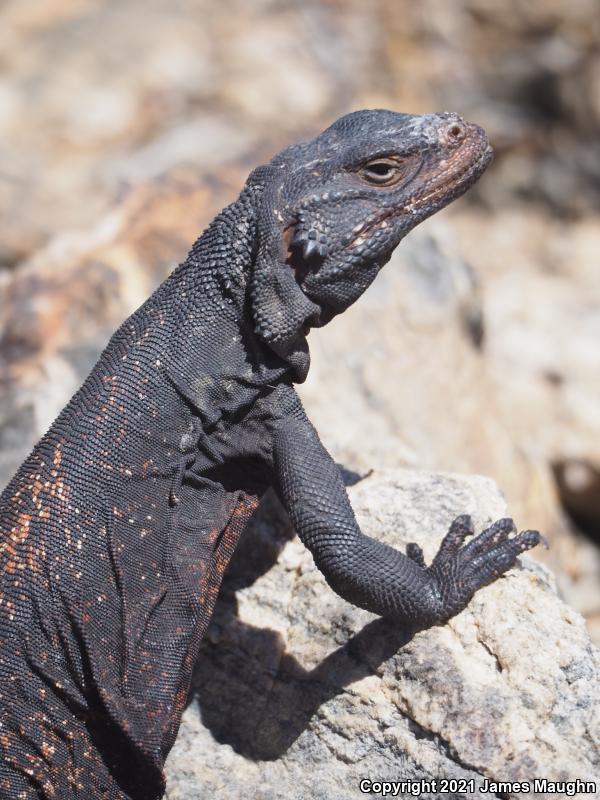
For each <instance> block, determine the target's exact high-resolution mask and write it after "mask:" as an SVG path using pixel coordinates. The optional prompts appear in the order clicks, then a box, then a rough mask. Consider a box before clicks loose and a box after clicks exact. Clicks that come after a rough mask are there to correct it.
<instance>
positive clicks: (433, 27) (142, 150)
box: [0, 0, 600, 797]
mask: <svg viewBox="0 0 600 800" xmlns="http://www.w3.org/2000/svg"><path fill="white" fill-rule="evenodd" d="M0 21H1V22H2V24H1V25H0V486H1V485H3V484H4V483H5V482H6V481H7V480H8V479H9V477H10V475H11V474H12V472H13V471H14V469H15V468H16V467H17V466H18V464H19V463H20V461H21V459H22V458H23V456H24V455H25V454H26V452H27V451H28V449H29V448H30V447H31V446H32V445H33V444H34V443H35V441H36V440H37V438H38V437H39V436H40V434H41V433H43V431H44V430H45V428H46V427H47V426H48V425H49V424H50V423H51V421H52V419H53V418H54V416H55V415H56V413H57V412H58V411H59V410H60V408H61V407H62V405H63V404H64V402H65V401H66V400H67V399H68V397H69V396H70V395H71V393H72V392H73V391H74V390H75V389H76V388H77V386H78V385H79V383H80V381H81V379H82V378H83V377H84V375H85V374H86V372H87V371H88V370H89V368H90V367H91V366H92V364H93V363H94V360H95V358H96V357H97V355H98V353H99V352H100V350H101V349H102V347H103V346H104V344H105V343H106V341H107V339H108V337H109V335H110V333H111V332H112V331H113V330H114V328H115V327H116V326H117V325H118V323H119V322H120V321H121V320H122V319H123V318H124V317H125V316H126V315H127V314H128V313H129V312H130V311H131V310H133V309H134V308H135V307H136V306H137V305H138V304H139V303H140V302H142V300H143V299H144V298H145V297H146V296H147V295H148V294H149V292H150V291H151V290H152V289H153V288H154V287H155V286H156V285H157V283H158V282H159V281H160V280H161V279H162V278H163V277H164V276H165V275H166V274H168V272H169V271H170V270H171V269H172V268H173V266H174V265H175V264H176V263H178V262H179V261H180V260H181V259H183V258H184V256H185V254H186V252H187V249H188V247H189V245H190V244H191V242H192V241H193V240H194V238H195V237H196V235H197V234H198V232H199V231H200V230H201V229H202V227H203V226H204V225H205V224H206V223H207V222H208V221H209V220H210V219H211V217H212V216H213V215H214V213H215V212H216V211H218V210H219V209H220V208H221V207H222V206H223V205H225V204H226V203H228V202H229V201H230V200H231V199H233V198H234V197H235V195H236V194H237V192H238V191H239V188H240V186H241V184H242V183H243V180H244V178H245V175H246V174H247V173H248V171H249V170H250V169H251V168H252V167H253V166H255V165H256V164H257V163H259V162H260V161H261V160H262V159H266V158H268V157H269V156H270V155H271V154H272V153H273V152H274V151H276V150H277V149H279V148H280V147H282V146H284V145H285V144H287V143H289V142H290V141H292V140H294V139H298V138H301V137H302V136H305V135H311V134H313V133H315V132H317V131H318V130H320V129H321V128H323V127H324V126H326V125H327V124H329V123H330V122H331V121H332V120H333V119H334V118H335V117H337V116H339V115H340V114H342V113H345V112H347V111H350V110H353V109H356V108H362V107H389V108H393V109H397V110H402V111H411V112H415V113H421V112H423V113H425V112H429V111H432V110H445V109H448V110H456V111H458V112H459V113H461V114H463V115H464V116H465V117H467V118H468V119H471V120H473V121H476V122H479V123H480V124H482V125H483V126H484V127H486V129H487V130H488V132H489V135H490V138H491V140H492V143H493V144H494V147H495V150H496V160H495V162H494V164H493V165H492V167H491V168H490V169H489V170H488V172H487V174H486V175H485V176H484V178H483V180H482V181H481V182H480V184H479V185H478V186H477V187H476V189H475V190H474V191H472V192H471V193H470V194H469V196H468V197H466V198H464V199H462V200H461V201H459V202H458V203H457V204H455V205H454V206H452V207H451V208H449V209H448V210H446V211H445V212H443V213H442V214H440V215H438V216H436V217H435V218H434V219H432V220H430V221H429V222H427V223H426V224H425V225H423V226H422V227H421V228H419V229H418V230H417V231H415V233H414V234H411V236H410V237H409V238H408V239H407V240H406V242H405V243H403V245H402V246H401V247H400V248H399V250H398V253H397V256H396V257H395V258H394V260H393V262H392V263H391V264H390V265H389V266H388V267H387V268H386V270H384V272H383V273H382V274H381V275H380V276H379V278H378V280H377V282H376V283H375V284H374V286H373V287H372V289H371V290H370V291H369V292H368V293H367V295H366V296H365V297H364V298H363V299H362V301H361V302H360V303H359V304H358V305H357V306H356V307H354V308H353V309H351V310H350V311H349V312H347V313H346V314H345V315H344V316H343V317H340V318H339V319H337V320H335V321H334V322H333V323H332V324H331V325H330V326H328V328H326V329H325V330H323V331H318V332H314V333H313V334H312V335H311V347H312V352H313V368H312V371H311V374H310V376H309V379H308V381H307V383H306V385H305V386H304V387H302V390H301V391H302V396H303V399H304V401H305V404H306V406H307V409H308V412H309V414H310V416H311V417H312V419H313V420H314V422H315V423H316V425H317V427H318V429H319V431H320V433H321V435H322V438H323V440H324V442H325V444H326V445H327V447H328V448H329V450H330V451H331V452H332V453H333V455H334V457H335V458H336V459H337V460H338V461H339V462H340V463H342V464H344V466H345V467H347V468H348V469H350V470H354V471H355V472H357V473H358V474H361V475H362V474H365V473H367V472H368V471H369V470H370V469H372V468H375V469H378V468H384V467H385V468H392V469H396V468H398V467H410V468H411V469H417V470H423V469H425V470H431V471H440V470H442V471H454V472H460V473H479V474H483V475H486V476H489V477H491V478H493V479H494V480H495V481H496V483H497V485H498V486H499V487H500V488H501V489H502V491H503V492H504V494H505V497H506V499H507V501H508V507H509V510H510V512H511V514H513V515H514V516H515V517H516V519H517V522H518V523H519V525H520V527H539V528H540V529H541V530H543V532H544V533H545V534H546V535H547V537H548V539H549V541H550V544H551V547H550V549H549V550H548V551H547V552H540V553H538V552H537V551H536V552H535V554H534V556H535V557H537V558H541V559H542V560H544V561H545V562H546V564H547V565H548V566H549V567H550V568H551V569H552V570H553V572H554V573H555V575H556V579H557V586H558V591H559V594H560V595H561V596H562V597H563V598H564V599H565V600H566V602H567V603H568V604H570V605H571V606H572V607H574V608H575V609H577V610H578V611H580V612H581V613H582V614H584V616H585V617H586V620H587V625H588V630H589V631H590V633H591V635H592V638H594V639H595V640H596V642H600V277H599V276H598V253H600V224H599V222H600V146H599V144H598V142H599V140H600V88H599V87H600V13H599V9H598V3H597V0H570V2H569V3H568V4H567V3H564V2H561V0H537V2H536V1H535V0H534V1H533V2H528V1H526V0H507V2H504V3H497V2H495V0H455V2H452V3H449V2H446V0H422V1H421V2H419V3H414V2H409V0H373V1H372V2H369V3H365V2H363V1H362V0H309V1H308V2H302V3H299V2H295V1H294V0H255V2H252V3H248V2H244V1H243V0H224V2H219V3H214V2H210V0H169V2H167V0H121V1H120V2H119V3H112V2H108V0H104V1H103V0H5V2H4V3H3V4H2V7H1V10H0ZM426 519H427V520H428V521H429V520H430V521H431V524H432V525H434V524H437V523H436V519H435V518H434V517H431V518H430V517H426ZM440 533H441V531H439V530H437V529H436V531H435V535H438V534H440ZM486 758H487V756H482V760H483V761H485V760H486ZM173 796H174V797H175V796H177V797H179V795H173ZM183 796H184V795H183V794H182V795H181V797H183ZM190 796H192V795H190ZM266 796H267V795H265V797H266ZM273 796H275V795H273ZM312 796H316V795H314V794H313V795H312ZM323 796H325V795H323Z"/></svg>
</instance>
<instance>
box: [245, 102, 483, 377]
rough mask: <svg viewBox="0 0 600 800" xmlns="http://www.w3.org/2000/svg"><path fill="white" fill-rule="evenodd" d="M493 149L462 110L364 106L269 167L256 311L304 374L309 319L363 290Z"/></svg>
mask: <svg viewBox="0 0 600 800" xmlns="http://www.w3.org/2000/svg"><path fill="white" fill-rule="evenodd" d="M491 157H492V150H491V148H490V146H489V144H488V141H487V137H486V135H485V132H484V131H483V130H482V129H481V128H479V127H478V126H477V125H473V124H470V123H467V122H465V121H464V120H463V119H461V117H459V116H458V115H456V114H450V113H442V114H429V115H426V116H413V115H410V114H398V113H394V112H392V111H357V112H354V113H352V114H348V115H347V116H344V117H342V118H341V119H339V120H337V122H335V123H334V124H333V125H332V126H331V127H330V128H327V130H325V131H324V132H323V133H321V134H320V135H319V136H317V137H316V138H315V139H312V140H311V141H309V142H304V143H302V144H297V145H292V146H291V147H288V148H287V149H286V150H284V151H282V152H281V153H279V154H278V155H277V156H275V158H273V160H272V161H271V163H270V165H268V167H266V168H261V169H262V170H263V172H262V173H261V180H264V181H265V191H263V193H262V200H261V213H260V216H259V242H260V243H259V252H258V256H257V260H256V264H255V268H254V276H253V285H252V304H253V313H254V320H255V325H256V330H257V333H258V334H259V336H260V337H261V338H262V339H263V340H264V341H266V342H267V343H268V344H269V345H270V346H271V347H272V349H274V350H275V352H277V353H278V354H279V355H281V356H282V357H284V358H286V359H287V360H288V361H290V363H292V366H294V368H295V370H296V373H297V377H298V378H299V379H302V378H303V375H305V374H306V370H307V369H308V363H309V361H308V347H307V345H306V339H305V337H306V334H307V332H308V330H309V328H311V327H319V326H321V325H324V324H325V323H327V322H328V321H329V320H330V319H332V317H334V316H335V315H336V314H339V313H340V312H341V311H343V310H344V309H346V308H347V307H348V306H349V305H351V304H352V303H353V302H354V301H355V300H357V298H358V297H360V295H361V294H362V293H363V292H364V291H365V289H366V288H367V287H368V286H369V285H370V284H371V282H372V281H373V279H374V278H375V276H376V275H377V273H378V272H379V270H380V269H381V267H382V266H383V265H384V264H385V263H386V262H387V261H388V260H389V258H390V256H391V254H392V252H393V250H394V248H395V247H396V246H397V245H398V243H399V242H400V241H401V240H402V238H403V237H404V236H406V234H407V233H408V232H409V231H410V230H412V228H414V227H415V225H417V224H418V223H419V222H421V221H422V220H424V219H425V218H426V217H429V216H431V214H433V213H435V212H436V211H438V210H439V209H441V208H443V207H444V206H446V205H448V203H450V202H451V201H452V200H454V199H456V198H457V197H459V196H460V195H462V194H463V193H464V192H465V191H466V190H467V189H468V188H469V187H470V186H471V185H472V184H473V183H475V181H476V180H477V179H478V178H479V176H480V175H481V174H482V173H483V171H484V170H485V168H486V167H487V165H488V164H489V162H490V160H491ZM264 170H267V172H266V173H265V172H264ZM257 173H258V171H257ZM265 176H267V177H265ZM251 180H252V177H251Z"/></svg>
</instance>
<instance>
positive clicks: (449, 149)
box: [0, 110, 542, 800]
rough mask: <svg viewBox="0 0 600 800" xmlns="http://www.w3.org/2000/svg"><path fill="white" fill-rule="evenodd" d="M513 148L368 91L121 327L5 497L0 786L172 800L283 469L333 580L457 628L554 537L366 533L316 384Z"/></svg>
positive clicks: (33, 792) (296, 517)
mask: <svg viewBox="0 0 600 800" xmlns="http://www.w3.org/2000/svg"><path fill="white" fill-rule="evenodd" d="M491 158H492V149H491V147H490V145H489V142H488V139H487V136H486V134H485V132H484V131H483V129H482V128H480V127H479V126H477V125H475V124H473V123H469V122H466V121H465V120H463V119H462V118H461V117H460V116H459V115H457V114H455V113H450V112H443V113H436V114H426V115H410V114H402V113H397V112H393V111H386V110H363V111H357V112H353V113H351V114H348V115H346V116H343V117H341V118H340V119H338V120H337V121H336V122H335V123H334V124H333V125H331V126H330V127H329V128H327V129H326V130H325V131H323V132H322V133H321V134H319V135H318V136H316V137H315V138H314V139H312V140H309V141H305V142H301V143H299V144H294V145H291V146H289V147H288V148H286V149H285V150H283V151H282V152H281V153H279V154H278V155H276V156H275V157H274V158H273V159H272V160H271V161H270V162H269V163H267V164H263V165H261V166H259V167H257V168H256V169H254V171H252V173H251V174H250V176H249V178H248V180H247V182H246V184H245V186H244V188H243V190H242V192H241V194H240V196H239V198H238V199H237V200H235V202H233V203H232V204H231V205H229V206H228V207H227V208H225V209H224V210H223V211H222V212H221V213H220V214H218V215H217V217H216V218H215V219H214V220H213V222H212V223H211V224H210V225H209V226H208V228H207V229H206V231H205V232H204V233H203V234H202V235H201V236H200V238H199V239H198V240H197V241H196V243H195V244H194V245H193V247H192V249H191V251H190V253H189V255H188V257H187V259H186V260H185V261H184V262H183V263H181V264H180V265H179V266H178V267H177V268H175V270H174V271H173V272H172V273H171V275H170V276H169V277H168V278H167V279H166V281H164V283H162V284H161V285H160V286H159V287H158V289H157V290H156V291H155V292H154V293H153V294H152V295H151V297H150V298H149V299H148V300H147V301H146V302H145V303H144V304H143V305H142V306H141V307H140V308H139V309H138V310H137V311H135V313H133V315H132V316H130V317H129V318H128V319H127V320H126V321H125V322H124V323H123V324H122V325H121V327H120V328H119V329H118V330H117V332H116V333H115V334H114V335H113V337H112V338H111V340H110V341H109V343H108V345H107V347H106V349H105V350H104V352H103V353H102V355H101V356H100V359H99V361H98V362H97V364H96V366H95V367H94V369H93V370H92V372H91V373H90V375H89V376H88V378H87V379H86V380H85V382H84V383H83V385H82V387H81V388H80V389H79V391H78V392H77V393H76V394H75V395H74V396H73V398H72V399H71V400H70V402H69V403H68V404H67V406H66V407H65V408H64V409H63V411H62V412H61V414H60V415H59V416H58V418H57V419H56V421H55V422H54V424H53V425H52V426H51V428H50V429H49V431H48V432H47V433H46V435H45V436H43V438H42V439H41V441H40V442H39V443H38V445H37V446H36V447H35V448H34V450H33V451H32V453H31V454H30V456H29V457H28V458H27V459H26V460H25V462H24V463H23V464H22V466H21V468H20V469H19V470H18V472H17V474H16V475H15V477H14V478H13V479H12V481H11V482H10V483H9V484H8V486H7V487H6V489H5V491H4V492H3V493H2V495H1V496H0V584H1V585H0V748H1V750H2V761H1V763H0V796H1V797H2V798H3V799H4V800H32V798H38V800H39V799H40V798H41V800H51V799H55V798H59V799H60V800H71V799H74V798H86V800H100V798H102V800H142V799H143V800H158V798H160V797H162V796H163V794H164V791H165V780H164V774H163V765H164V761H165V759H166V756H167V754H168V753H169V750H170V749H171V747H172V745H173V743H174V740H175V737H176V734H177V731H178V727H179V724H180V720H181V715H182V713H183V710H184V707H185V703H186V697H187V693H188V689H189V685H190V681H191V675H192V669H193V666H194V660H195V658H196V656H197V653H198V650H199V645H200V641H201V639H202V636H203V634H204V632H205V631H206V628H207V625H208V623H209V620H210V617H211V613H212V610H213V608H214V605H215V601H216V598H217V594H218V592H219V586H220V584H221V580H222V578H223V573H224V570H225V568H226V566H227V563H228V561H229V559H230V557H231V555H232V553H233V551H234V549H235V547H236V544H237V542H238V541H239V538H240V536H241V535H242V533H243V531H244V528H245V526H246V524H247V522H248V520H249V518H250V517H251V515H252V514H253V512H254V510H255V509H256V507H257V504H258V502H259V499H260V498H261V496H262V495H263V494H264V492H265V491H266V490H267V489H268V488H269V487H273V488H274V490H275V492H276V493H277V494H278V496H279V498H280V499H281V501H282V502H283V505H284V506H285V508H286V509H287V511H288V513H289V515H290V518H291V521H292V523H293V525H294V527H295V529H296V531H297V533H298V535H299V537H300V539H301V540H302V542H303V543H304V545H306V547H307V548H308V549H309V550H310V551H311V553H312V556H313V558H314V561H315V563H316V565H317V567H318V569H319V570H321V572H322V573H323V575H324V576H325V579H326V580H327V582H328V584H329V585H330V586H331V588H332V589H333V590H334V591H336V592H337V593H339V594H340V595H341V596H342V597H343V598H345V599H346V600H348V601H349V602H350V603H353V604H355V605H356V606H359V607H361V608H365V609H368V610H369V611H372V612H374V613H376V614H379V615H382V616H384V617H387V618H389V619H391V620H392V621H394V623H395V624H397V625H399V626H404V627H405V628H407V629H411V630H412V629H414V630H419V629H425V628H427V627H430V626H433V625H437V624H443V623H444V622H446V621H447V620H448V619H449V618H450V617H452V616H453V615H455V614H457V613H458V612H460V611H461V610H462V609H463V608H464V607H465V606H466V605H467V603H468V602H469V601H470V599H471V598H472V596H473V594H474V593H475V592H476V591H477V590H478V589H479V588H480V587H482V586H484V585H486V584H489V583H490V582H492V581H494V580H496V579H497V578H498V577H500V576H501V575H503V574H504V573H505V572H506V571H507V570H508V569H510V568H511V567H512V566H513V565H514V564H515V561H516V558H517V557H518V555H519V554H520V553H522V552H524V551H526V550H528V549H530V548H532V547H534V546H535V545H537V544H538V543H539V542H540V541H542V537H541V536H540V534H539V533H538V532H537V531H532V530H527V531H523V532H521V533H517V531H516V529H515V526H514V524H513V522H512V520H510V519H502V520H498V521H497V522H495V523H493V524H491V525H490V526H489V527H488V528H487V529H486V530H484V531H483V532H481V533H479V535H477V536H475V535H474V530H473V525H472V523H471V520H470V518H469V517H468V515H461V516H459V517H458V518H457V519H455V520H454V522H452V524H451V526H450V528H449V530H448V532H447V534H446V536H445V537H444V539H443V540H442V543H441V545H440V548H439V550H438V552H437V554H436V556H435V558H434V559H433V561H432V562H431V563H430V564H429V565H426V563H425V560H424V556H423V552H422V550H421V549H420V548H419V547H418V546H417V545H416V544H409V545H408V547H407V549H406V554H403V553H401V552H399V551H397V550H395V549H393V548H391V547H389V546H388V545H386V544H384V543H382V542H379V541H376V540H375V539H372V538H369V537H368V536H366V535H365V534H363V533H362V532H361V530H360V529H359V527H358V525H357V523H356V520H355V518H354V515H353V512H352V509H351V507H350V504H349V501H348V498H347V495H346V492H345V488H344V484H343V481H342V479H341V476H340V471H339V468H338V466H337V465H336V464H335V462H334V461H333V460H332V458H331V456H330V455H329V454H328V453H327V451H326V450H325V448H324V447H323V445H322V444H321V442H320V440H319V437H318V434H317V432H316V430H315V429H314V427H313V426H312V425H311V423H310V421H309V419H308V417H307V416H306V414H305V412H304V409H303V407H302V405H301V402H300V400H299V397H298V395H297V392H296V390H295V388H294V384H296V383H301V382H302V381H304V380H305V378H306V376H307V373H308V369H309V366H310V351H309V348H308V343H307V336H308V334H309V331H310V329H312V328H317V327H321V326H323V325H325V324H327V323H328V322H329V321H330V320H331V319H333V318H334V317H335V316H336V315H337V314H340V313H342V312H343V311H344V310H345V309H347V308H348V307H349V306H350V305H351V304H352V303H354V302H355V301H356V300H357V299H358V298H359V297H360V296H361V295H362V293H363V292H364V291H365V290H366V289H367V287H368V286H369V285H370V284H371V282H372V281H373V280H374V278H375V277H376V275H377V274H378V272H379V270H380V269H381V268H382V267H383V266H384V265H385V264H386V262H387V261H388V260H389V259H390V256H391V254H392V252H393V250H394V249H395V248H396V246H397V245H398V244H399V243H400V241H401V240H402V239H403V238H404V236H406V234H407V233H409V231H410V230H412V229H413V228H414V227H415V226H416V225H417V224H418V223H420V222H421V221H423V220H424V219H426V218H427V217H429V216H431V215H432V214H433V213H435V212H436V211H438V210H440V209H441V208H443V207H444V206H447V205H448V204H449V203H450V202H451V201H452V200H454V199H455V198H457V197H459V196H460V195H462V194H463V193H464V192H466V191H467V189H468V188H469V187H470V186H472V185H473V184H474V183H475V181H477V180H478V178H479V177H480V176H481V175H482V173H483V172H484V170H485V169H486V167H487V166H488V164H489V163H490V161H491Z"/></svg>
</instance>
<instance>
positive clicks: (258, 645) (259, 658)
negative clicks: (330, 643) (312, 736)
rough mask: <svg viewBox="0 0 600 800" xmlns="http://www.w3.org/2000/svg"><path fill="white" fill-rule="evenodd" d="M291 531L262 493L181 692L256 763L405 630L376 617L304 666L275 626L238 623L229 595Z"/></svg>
mask: <svg viewBox="0 0 600 800" xmlns="http://www.w3.org/2000/svg"><path fill="white" fill-rule="evenodd" d="M261 505H262V504H261ZM293 535H294V532H293V529H292V528H291V525H290V522H289V519H287V515H286V514H285V512H284V511H283V509H282V508H281V506H279V504H278V503H277V501H276V500H275V499H274V498H273V497H269V496H268V497H267V498H265V503H264V507H263V508H261V509H260V510H259V513H258V515H257V517H256V518H255V519H254V520H253V521H252V523H251V525H250V526H249V530H247V531H246V532H245V534H244V537H243V539H242V542H241V543H240V545H239V547H238V551H236V554H235V556H234V558H233V559H232V561H231V564H230V566H229V568H228V572H227V574H226V579H225V581H224V583H223V587H222V590H221V595H220V598H219V601H218V603H217V607H216V609H215V613H214V616H213V620H212V622H211V627H210V629H209V631H208V633H207V636H206V638H205V640H204V642H203V643H202V647H201V651H200V656H199V658H198V661H197V663H196V667H195V670H194V676H193V679H192V689H191V693H190V697H189V702H195V703H196V704H197V706H198V709H199V711H200V714H201V718H202V722H203V724H204V725H205V726H206V728H208V730H210V732H211V734H212V735H213V736H214V738H215V739H216V740H217V741H218V742H220V743H222V744H229V745H230V746H231V747H232V748H233V749H234V750H235V751H236V752H237V753H238V754H240V755H243V756H245V757H247V758H251V759H253V760H256V761H264V760H273V759H276V758H278V757H280V756H281V755H282V754H283V753H285V752H286V751H287V750H288V749H289V747H290V746H291V745H292V744H293V743H294V742H295V741H296V739H297V738H298V737H299V736H300V735H301V734H302V732H303V731H304V730H305V729H306V728H307V727H308V726H309V724H310V722H311V720H312V719H313V718H314V717H315V715H317V714H318V711H319V708H320V707H321V706H322V705H323V704H324V703H326V702H327V701H328V700H330V699H331V698H333V697H335V696H337V695H340V694H342V693H343V692H344V691H345V687H347V686H349V685H350V684H352V683H353V682H355V681H358V680H360V679H361V678H364V677H367V676H369V675H374V674H376V672H377V669H378V667H379V666H380V665H381V664H382V663H383V662H384V661H386V660H387V659H388V658H391V657H392V656H393V655H395V653H396V652H397V651H398V650H399V649H400V648H401V647H403V646H404V645H405V644H406V643H407V642H408V641H410V639H411V638H412V635H413V632H412V631H411V632H409V631H403V630H399V629H398V628H397V627H396V626H394V625H392V624H391V623H390V622H386V621H385V620H383V619H376V620H373V621H372V622H369V623H367V624H366V625H365V626H364V628H362V630H361V631H359V632H358V633H357V634H355V635H354V636H352V637H351V638H350V639H349V640H348V641H346V642H345V643H344V644H343V645H342V646H340V647H339V648H338V649H337V650H335V651H334V652H332V653H330V654H329V655H328V656H327V657H326V658H325V659H324V660H323V661H322V662H321V663H320V664H318V665H317V666H316V667H315V668H314V669H310V670H307V669H306V668H305V667H303V666H302V664H301V663H300V662H299V661H298V660H297V659H296V658H294V656H293V655H291V654H290V653H286V652H285V643H284V641H283V638H282V637H281V635H280V634H279V633H278V632H277V631H275V630H272V629H270V628H268V627H264V628H258V627H253V626H251V625H247V624H245V623H243V622H241V621H240V620H239V619H238V617H237V609H238V604H237V599H236V597H235V592H236V591H237V590H238V589H240V588H242V587H244V586H249V585H251V584H252V583H254V581H255V580H256V579H257V578H258V577H259V576H260V575H262V574H263V573H265V572H266V571H267V570H268V569H270V567H271V566H272V565H273V564H274V563H275V561H276V559H277V556H278V554H279V552H280V550H281V549H282V548H283V546H284V544H285V543H286V542H287V541H288V540H289V539H291V538H292V537H293ZM225 631H226V635H223V633H224V632H225Z"/></svg>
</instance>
